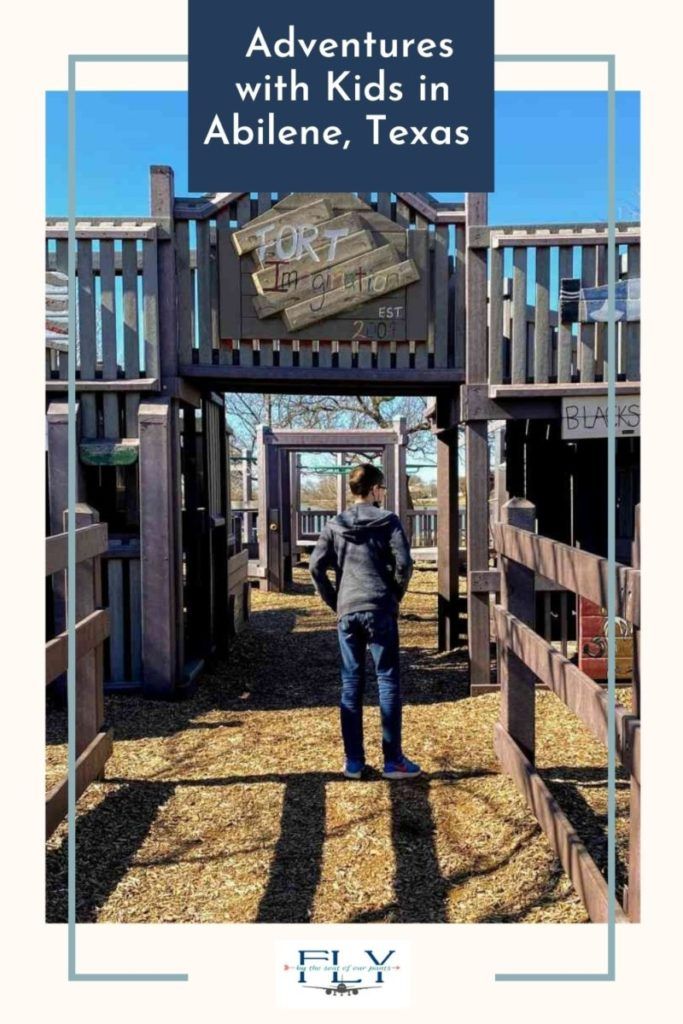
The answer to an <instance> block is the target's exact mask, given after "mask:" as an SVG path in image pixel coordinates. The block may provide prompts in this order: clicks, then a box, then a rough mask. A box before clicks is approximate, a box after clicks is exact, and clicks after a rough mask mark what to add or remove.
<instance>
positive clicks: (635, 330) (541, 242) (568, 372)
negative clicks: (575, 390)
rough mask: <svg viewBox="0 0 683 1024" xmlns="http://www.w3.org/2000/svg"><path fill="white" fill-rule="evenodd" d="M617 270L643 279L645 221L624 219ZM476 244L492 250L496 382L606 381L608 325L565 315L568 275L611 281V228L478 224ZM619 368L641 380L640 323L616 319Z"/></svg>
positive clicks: (590, 284)
mask: <svg viewBox="0 0 683 1024" xmlns="http://www.w3.org/2000/svg"><path fill="white" fill-rule="evenodd" d="M616 241H617V246H618V250H617V252H618V263H617V276H618V278H619V279H621V280H629V279H639V278H640V225H639V224H631V223H625V224H619V225H617V234H616ZM469 246H470V247H471V248H478V247H480V246H481V247H482V248H484V249H486V248H488V263H489V268H490V274H489V282H488V306H489V317H488V320H489V332H488V333H489V345H488V383H489V384H494V385H495V384H527V383H529V382H533V383H534V384H547V383H548V382H549V381H551V380H553V381H556V382H557V383H558V384H561V383H569V382H572V381H576V382H581V383H592V382H594V381H604V380H606V379H607V374H606V370H605V360H606V358H607V351H606V348H607V324H606V323H604V322H603V323H596V322H594V321H587V322H583V323H578V324H577V325H576V326H575V327H573V325H572V323H570V322H563V320H562V318H561V317H560V316H559V315H558V310H559V308H560V288H561V283H562V281H563V280H565V281H566V280H567V279H576V280H578V281H580V284H581V288H595V287H596V286H597V285H605V284H606V283H607V226H606V225H604V224H577V225H573V226H572V225H569V224H549V225H544V226H540V225H539V226H538V227H528V226H520V227H489V226H482V227H473V228H471V229H470V234H469ZM617 331H618V337H617V350H618V363H617V368H616V369H617V374H618V376H619V377H620V379H622V380H639V379H640V323H639V322H638V321H629V322H627V321H626V320H624V321H620V322H619V323H618V324H617Z"/></svg>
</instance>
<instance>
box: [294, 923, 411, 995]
mask: <svg viewBox="0 0 683 1024" xmlns="http://www.w3.org/2000/svg"><path fill="white" fill-rule="evenodd" d="M407 964H408V957H407V951H406V946H405V943H402V942H401V943H397V942H389V941H387V940H382V941H381V942H376V941H375V942H362V941H361V942H348V941H345V942H343V943H341V942H337V943H335V942H330V944H329V945H322V944H321V945H320V946H318V945H317V944H313V943H311V942H310V940H308V941H306V942H304V943H302V944H294V943H286V944H285V943H280V944H279V945H278V949H277V956H276V970H277V996H278V1005H280V1006H283V1007H287V1008H296V1009H306V1008H308V1009H319V1008H320V1007H325V1008H326V1009H327V1008H329V1009H332V1008H336V1009H344V1008H349V1007H352V1006H362V1007H363V1009H373V1008H374V1007H376V1008H377V1009H399V1008H402V1007H405V1006H407V1005H408V977H407V970H406V968H407Z"/></svg>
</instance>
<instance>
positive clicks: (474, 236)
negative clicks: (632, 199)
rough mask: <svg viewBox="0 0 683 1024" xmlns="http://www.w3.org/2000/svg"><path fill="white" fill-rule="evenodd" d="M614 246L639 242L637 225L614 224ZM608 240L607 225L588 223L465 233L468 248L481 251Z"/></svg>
mask: <svg viewBox="0 0 683 1024" xmlns="http://www.w3.org/2000/svg"><path fill="white" fill-rule="evenodd" d="M616 229H617V230H616V241H617V244H619V243H622V242H638V241H640V224H635V223H633V222H631V221H622V222H620V223H618V224H617V225H616ZM606 240H607V224H606V223H605V222H597V221H596V222H591V223H585V224H537V225H535V224H534V225H529V224H511V225H506V226H503V227H499V226H496V225H493V226H491V225H483V224H482V225H472V226H470V227H469V230H468V233H467V244H468V246H469V247H470V248H473V249H480V248H488V246H492V247H493V248H497V247H499V246H518V245H525V246H526V245H530V246H540V245H591V244H595V245H597V244H599V243H604V242H606Z"/></svg>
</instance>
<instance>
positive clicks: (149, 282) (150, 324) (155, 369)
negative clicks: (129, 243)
mask: <svg viewBox="0 0 683 1024" xmlns="http://www.w3.org/2000/svg"><path fill="white" fill-rule="evenodd" d="M142 267H143V270H142V323H143V332H144V339H145V375H146V376H147V377H158V376H159V278H158V265H157V240H156V238H149V239H145V241H144V242H143V243H142Z"/></svg>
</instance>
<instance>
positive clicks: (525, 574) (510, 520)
mask: <svg viewBox="0 0 683 1024" xmlns="http://www.w3.org/2000/svg"><path fill="white" fill-rule="evenodd" d="M502 517H503V523H507V524H509V525H510V526H514V527H516V528H517V529H518V530H519V531H520V532H521V531H533V529H534V527H535V522H536V510H535V508H534V506H533V505H532V504H531V502H530V501H526V500H525V499H524V498H510V500H509V501H506V502H505V504H504V505H503V508H502ZM499 567H500V601H501V605H502V607H503V608H504V609H506V610H507V611H508V612H509V613H510V614H511V615H513V616H514V617H515V618H516V619H518V620H519V621H521V622H523V623H525V624H526V625H528V626H531V627H533V626H534V625H535V616H536V612H535V594H534V572H533V570H530V569H527V568H525V567H524V566H523V565H520V564H519V563H516V562H514V561H511V560H510V559H507V558H505V557H503V558H502V559H501V560H500V566H499ZM498 672H499V678H498V682H499V684H500V725H501V728H502V729H504V730H505V732H506V733H507V734H508V735H509V736H511V737H512V739H513V740H514V742H515V743H516V744H517V746H518V747H519V748H520V749H521V750H522V751H523V753H524V756H525V757H527V758H528V759H529V761H530V762H531V763H532V764H533V763H534V761H535V759H536V726H535V723H536V693H535V690H536V678H535V676H534V674H533V673H532V672H531V670H530V669H529V668H528V666H527V665H525V663H524V662H523V661H522V660H521V659H520V658H519V656H518V655H517V654H516V653H515V651H514V650H513V649H512V648H511V647H510V646H509V645H508V644H504V643H500V642H499V643H498Z"/></svg>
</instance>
